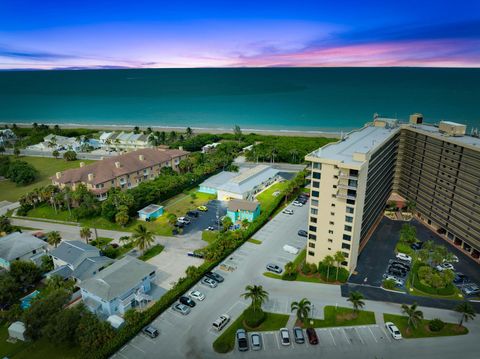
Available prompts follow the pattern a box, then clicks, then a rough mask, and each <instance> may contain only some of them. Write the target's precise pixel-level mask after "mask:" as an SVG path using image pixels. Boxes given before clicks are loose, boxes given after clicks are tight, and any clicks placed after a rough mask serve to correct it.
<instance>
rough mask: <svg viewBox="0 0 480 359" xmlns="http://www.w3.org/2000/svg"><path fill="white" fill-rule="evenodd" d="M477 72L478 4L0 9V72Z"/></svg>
mask: <svg viewBox="0 0 480 359" xmlns="http://www.w3.org/2000/svg"><path fill="white" fill-rule="evenodd" d="M281 66H285V67H295V66H296V67H306V66H317V67H340V66H387V67H389V66H422V67H480V0H457V1H452V0H436V1H429V0H416V1H411V0H402V1H398V0H396V1H391V0H382V1H377V0H355V1H354V0H345V1H342V0H337V1H330V0H324V1H322V0H316V1H310V0H296V1H281V0H277V1H262V0H256V1H250V0H244V1H235V0H227V1H225V0H223V1H208V0H194V1H189V0H184V1H182V0H174V1H172V0H170V1H163V0H130V1H121V0H96V1H91V0H79V1H77V0H57V1H52V0H0V69H84V68H175V67H281Z"/></svg>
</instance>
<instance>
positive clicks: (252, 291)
mask: <svg viewBox="0 0 480 359" xmlns="http://www.w3.org/2000/svg"><path fill="white" fill-rule="evenodd" d="M240 296H241V297H243V298H244V299H251V300H252V308H253V311H254V312H256V311H257V309H260V310H262V305H263V303H265V302H266V301H267V300H268V292H267V291H266V290H264V289H263V287H262V286H261V285H247V286H246V287H245V293H243V294H241V295H240Z"/></svg>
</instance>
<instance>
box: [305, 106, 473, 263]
mask: <svg viewBox="0 0 480 359" xmlns="http://www.w3.org/2000/svg"><path fill="white" fill-rule="evenodd" d="M465 131H466V126H464V125H460V124H457V123H453V122H448V121H443V122H441V123H440V125H439V126H432V125H426V124H423V118H422V116H421V115H420V114H415V115H412V116H410V122H409V123H404V124H400V123H399V122H398V121H397V120H394V119H387V118H380V117H375V119H374V121H373V122H372V123H368V124H366V125H365V126H364V127H363V128H362V129H360V130H356V131H352V132H350V133H349V134H347V135H346V136H344V137H343V138H342V139H341V140H340V141H338V142H335V143H331V144H328V145H326V146H324V147H322V148H320V149H318V150H317V151H314V152H312V153H310V154H309V155H307V156H306V160H307V161H309V162H311V171H312V173H311V201H310V213H309V220H308V223H309V228H308V244H307V262H309V263H316V264H318V263H319V262H320V261H321V260H323V259H324V258H325V256H327V255H332V256H333V255H334V254H335V253H336V252H337V251H341V252H343V254H344V256H345V258H346V260H345V262H344V263H343V265H344V266H345V267H346V268H347V269H348V270H349V271H353V270H354V269H355V267H356V264H357V257H358V254H359V252H360V250H361V249H362V248H363V246H364V245H365V244H366V242H367V241H368V239H369V238H370V236H371V234H372V232H373V231H374V230H375V228H376V226H377V225H378V223H379V222H380V220H381V218H382V215H383V211H384V209H385V204H386V202H387V200H388V198H389V196H390V195H391V193H392V192H396V193H398V194H400V195H401V196H402V197H404V198H405V199H406V200H407V201H413V202H414V203H415V204H416V213H417V218H418V219H419V220H421V221H423V222H424V223H425V224H427V225H429V226H430V227H431V228H432V229H433V230H436V231H437V233H439V234H440V235H441V236H443V237H444V238H445V239H447V240H449V241H450V242H451V243H452V244H455V245H457V246H460V247H461V248H462V249H463V250H464V251H466V252H468V253H469V254H470V255H471V256H472V257H473V258H475V259H477V260H478V258H479V256H480V138H478V137H473V136H467V135H465Z"/></svg>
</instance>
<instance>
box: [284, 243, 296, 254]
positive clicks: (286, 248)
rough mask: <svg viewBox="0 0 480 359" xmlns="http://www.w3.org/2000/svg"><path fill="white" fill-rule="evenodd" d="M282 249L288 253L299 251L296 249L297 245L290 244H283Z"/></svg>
mask: <svg viewBox="0 0 480 359" xmlns="http://www.w3.org/2000/svg"><path fill="white" fill-rule="evenodd" d="M283 250H284V251H285V252H288V253H290V254H298V252H299V250H298V248H297V247H294V246H291V245H289V244H285V245H284V246H283Z"/></svg>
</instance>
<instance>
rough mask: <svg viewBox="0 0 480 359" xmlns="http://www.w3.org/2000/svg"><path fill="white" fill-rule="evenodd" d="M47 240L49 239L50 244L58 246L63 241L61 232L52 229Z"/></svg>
mask: <svg viewBox="0 0 480 359" xmlns="http://www.w3.org/2000/svg"><path fill="white" fill-rule="evenodd" d="M47 240H48V244H50V245H51V246H55V248H57V246H58V245H59V244H60V242H61V241H62V236H60V233H58V231H52V232H50V233H48V235H47Z"/></svg>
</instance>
